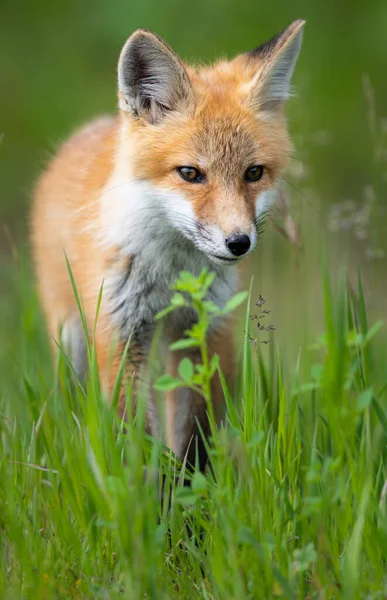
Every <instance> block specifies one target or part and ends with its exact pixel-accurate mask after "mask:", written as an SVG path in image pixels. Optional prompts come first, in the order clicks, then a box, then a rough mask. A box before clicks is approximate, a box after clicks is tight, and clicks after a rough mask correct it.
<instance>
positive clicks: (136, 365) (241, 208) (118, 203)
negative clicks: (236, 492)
mask: <svg viewBox="0 0 387 600" xmlns="http://www.w3.org/2000/svg"><path fill="white" fill-rule="evenodd" d="M303 25H304V21H295V22H294V23H292V24H291V25H290V26H289V27H287V28H286V29H285V30H284V31H283V32H282V33H280V34H278V35H276V36H275V37H273V38H272V39H271V40H270V41H269V42H267V43H264V44H262V45H260V46H259V47H257V48H255V49H254V50H252V51H250V52H247V53H246V54H241V55H239V56H237V57H236V58H234V59H233V60H231V61H228V62H227V61H220V62H217V63H215V64H214V65H213V66H210V67H203V68H200V69H196V68H194V67H191V66H187V65H184V64H183V63H182V62H181V61H180V59H179V58H178V56H177V55H176V54H175V53H174V52H173V51H172V49H171V48H170V47H169V46H168V45H167V44H166V43H165V42H164V41H163V40H162V39H160V38H159V37H158V36H157V35H155V34H153V33H151V32H150V31H147V30H137V31H135V32H134V33H133V34H132V35H131V36H130V37H129V39H128V40H127V42H126V44H125V45H124V47H123V49H122V51H121V54H120V58H119V62H118V96H119V109H120V110H119V115H118V116H117V117H114V118H113V117H112V118H111V117H106V118H99V119H97V120H95V121H92V122H91V123H90V124H88V125H86V126H84V127H82V128H81V129H80V130H79V131H78V132H76V133H75V134H74V135H73V136H72V137H71V138H70V139H69V140H68V141H67V142H66V143H64V144H63V145H62V147H61V148H60V149H59V151H58V153H57V155H56V156H55V158H54V159H53V160H52V162H51V164H50V165H49V166H48V168H47V170H46V171H45V172H44V173H43V175H42V176H41V178H40V180H39V181H38V184H37V187H36V192H35V197H34V203H33V210H32V223H31V230H32V236H31V237H32V250H33V258H34V262H35V265H36V273H37V281H38V287H39V292H40V297H41V302H42V305H43V309H44V313H45V316H46V319H47V324H48V329H49V331H50V332H51V334H52V336H53V337H54V338H56V339H57V338H58V332H59V330H60V329H62V339H63V341H64V343H65V344H66V345H67V346H68V347H69V348H71V355H72V360H73V363H74V367H75V369H76V371H77V373H78V375H79V376H82V374H83V372H84V370H85V367H86V351H85V349H86V346H85V339H84V332H83V329H82V324H81V319H80V316H79V313H78V309H77V304H76V300H75V298H74V294H73V290H72V285H71V281H70V277H69V272H68V268H67V265H66V257H67V259H68V261H69V263H70V266H71V269H72V272H73V275H74V279H75V282H76V285H77V288H78V292H79V294H80V296H81V298H82V303H83V308H84V313H85V316H86V320H87V324H88V328H89V332H90V335H91V336H94V342H95V346H96V352H97V360H98V365H99V370H100V375H101V381H102V385H103V387H104V389H105V390H106V391H107V393H109V392H111V390H112V387H113V385H114V382H115V379H116V376H117V372H118V369H119V364H120V360H121V356H122V352H123V349H124V348H125V345H126V343H127V341H128V340H129V338H130V345H129V352H128V359H127V364H126V376H127V377H134V381H137V380H138V379H139V378H140V379H141V374H142V369H143V368H144V365H145V363H146V359H147V355H148V352H149V347H150V342H151V339H152V334H153V332H154V328H155V319H154V317H155V315H156V314H157V313H158V312H159V311H160V310H161V309H163V308H165V307H166V306H167V305H168V303H169V300H170V297H171V294H172V292H171V290H170V285H171V284H172V283H173V282H174V281H175V279H176V278H177V276H178V274H179V272H180V271H182V270H188V271H191V272H192V273H193V274H195V275H198V274H199V273H200V272H201V270H202V269H203V268H204V267H206V268H208V269H209V270H212V271H215V273H216V279H215V281H214V283H213V285H212V287H211V288H210V290H209V299H211V300H212V301H213V302H215V303H216V304H217V305H218V306H220V307H221V306H222V305H224V304H225V302H226V301H227V300H228V299H229V298H230V297H231V296H232V295H233V294H234V293H235V291H236V290H237V286H238V277H237V268H236V266H237V264H238V263H239V262H240V261H241V259H242V258H243V257H245V256H247V255H248V254H250V253H251V252H252V251H253V249H254V247H255V246H256V243H257V236H258V233H259V228H260V224H261V223H262V219H264V218H265V216H266V215H267V213H268V211H270V208H271V206H272V204H273V202H274V199H275V196H276V189H277V184H278V179H279V176H280V174H281V173H282V171H283V169H284V168H285V166H286V163H287V159H288V157H289V153H290V151H291V143H290V140H289V137H288V132H287V127H286V120H285V116H284V111H283V107H284V103H285V101H286V100H287V98H288V97H289V95H290V94H291V88H290V81H291V76H292V73H293V70H294V67H295V63H296V60H297V57H298V54H299V51H300V47H301V39H302V29H303ZM102 284H103V293H102V302H101V307H100V312H99V317H98V322H97V324H96V327H95V333H94V320H95V315H96V308H97V303H98V297H99V293H100V289H101V285H102ZM193 322H194V316H193V315H192V314H191V313H189V312H187V311H184V310H183V309H182V310H181V311H180V312H179V311H175V312H173V313H171V315H170V317H169V320H168V321H167V324H166V326H165V329H164V338H165V339H164V340H163V342H164V343H165V348H166V355H167V356H168V359H167V363H168V365H167V366H168V370H169V372H170V373H172V374H176V372H177V366H178V364H179V361H180V360H181V358H182V357H183V355H184V354H183V353H182V352H180V353H178V352H173V353H172V352H171V353H169V354H168V352H167V348H168V345H169V344H170V343H171V342H172V341H174V340H176V339H180V338H182V337H184V332H185V331H186V330H187V329H189V328H190V327H191V326H192V325H193ZM113 340H118V343H115V347H114V351H113V356H112V352H111V348H112V341H113ZM208 348H209V352H210V354H212V355H213V354H214V353H216V354H218V355H219V357H220V364H221V368H222V370H223V372H224V374H225V375H226V376H227V377H229V378H231V379H232V376H233V369H234V367H233V356H234V350H233V343H232V335H231V332H230V323H229V321H228V320H226V319H225V320H224V322H223V323H222V322H217V323H216V327H214V328H213V329H211V330H210V331H209V335H208ZM185 355H188V356H189V357H190V358H191V360H193V361H198V360H199V357H198V356H197V355H196V353H195V352H194V351H191V352H190V351H189V350H187V351H186V352H185ZM212 395H213V402H214V410H215V411H216V414H217V415H220V414H221V409H222V404H223V397H222V392H221V387H220V383H219V380H218V379H216V378H214V380H213V390H212ZM124 409H125V394H124V393H122V398H121V400H120V403H119V412H120V415H123V413H124ZM165 414H166V434H165V441H166V443H167V444H168V446H169V447H170V448H171V449H172V450H173V451H174V452H175V453H176V455H177V456H178V457H179V458H180V459H183V458H184V457H185V456H188V457H189V459H190V460H192V458H193V456H194V454H193V452H194V450H195V446H197V445H198V444H199V445H200V444H201V442H200V439H199V438H200V436H198V423H199V424H200V427H201V429H202V430H203V431H204V433H205V434H208V421H207V416H206V415H207V412H206V406H205V403H204V400H203V399H202V398H201V397H200V396H198V395H197V394H196V393H194V392H192V391H190V390H188V389H185V388H184V389H179V390H177V391H175V392H171V393H168V394H167V396H166V400H165ZM160 427H161V426H160V419H159V417H158V416H157V411H156V409H155V405H154V399H153V398H152V395H151V394H150V398H149V410H148V415H147V429H148V431H149V433H150V434H152V435H161V432H160ZM193 440H194V441H193ZM202 450H203V448H202ZM200 461H201V465H203V461H205V456H204V454H203V453H202V454H200Z"/></svg>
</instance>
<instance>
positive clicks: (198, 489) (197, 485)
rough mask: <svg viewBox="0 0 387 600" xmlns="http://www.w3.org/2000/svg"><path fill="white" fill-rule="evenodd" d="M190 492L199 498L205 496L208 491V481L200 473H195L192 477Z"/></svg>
mask: <svg viewBox="0 0 387 600" xmlns="http://www.w3.org/2000/svg"><path fill="white" fill-rule="evenodd" d="M191 485H192V491H193V492H195V494H198V495H199V496H204V495H206V494H207V490H208V481H207V477H206V476H205V475H203V473H201V472H200V471H195V473H194V475H193V477H192V484H191Z"/></svg>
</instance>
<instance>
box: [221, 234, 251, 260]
mask: <svg viewBox="0 0 387 600" xmlns="http://www.w3.org/2000/svg"><path fill="white" fill-rule="evenodd" d="M250 245H251V243H250V238H249V236H248V235H235V234H234V235H230V237H228V238H226V246H227V248H228V249H229V250H230V252H232V254H234V256H242V254H246V252H247V250H248V249H249V248H250Z"/></svg>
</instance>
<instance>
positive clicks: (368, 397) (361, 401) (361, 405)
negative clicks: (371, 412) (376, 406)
mask: <svg viewBox="0 0 387 600" xmlns="http://www.w3.org/2000/svg"><path fill="white" fill-rule="evenodd" d="M372 394H373V392H372V388H370V389H368V390H364V391H363V392H361V393H360V394H359V397H358V399H357V409H358V410H364V409H365V408H367V407H368V406H369V405H370V404H371V402H372Z"/></svg>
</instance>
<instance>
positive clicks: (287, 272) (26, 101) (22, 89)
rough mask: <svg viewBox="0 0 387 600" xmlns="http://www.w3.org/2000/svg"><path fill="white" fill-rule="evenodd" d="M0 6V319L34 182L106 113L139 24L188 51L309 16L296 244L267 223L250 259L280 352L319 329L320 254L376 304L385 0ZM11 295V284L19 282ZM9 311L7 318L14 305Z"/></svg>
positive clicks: (295, 103)
mask: <svg viewBox="0 0 387 600" xmlns="http://www.w3.org/2000/svg"><path fill="white" fill-rule="evenodd" d="M1 13H2V14H1V18H0V78H1V80H0V81H1V82H0V134H1V135H2V141H1V144H0V186H1V187H0V190H1V194H0V309H1V316H0V330H1V332H2V334H1V335H2V337H3V335H7V331H9V327H10V325H9V323H10V320H11V321H12V319H14V320H15V323H16V322H17V314H16V310H15V307H16V305H17V303H16V299H15V286H16V285H17V284H16V280H17V278H18V277H19V278H20V270H19V267H17V263H18V260H19V259H18V256H19V255H20V254H21V255H23V252H24V250H25V249H27V248H28V238H27V226H28V213H29V206H30V193H31V189H32V186H33V182H34V180H35V179H36V177H37V175H38V174H39V172H40V170H41V169H42V166H43V165H44V164H45V162H46V160H47V158H49V156H50V155H51V153H52V152H53V151H54V150H55V148H56V146H57V145H58V143H59V142H60V141H61V140H63V139H64V138H66V136H67V135H68V134H69V133H70V132H71V131H72V130H73V129H74V128H76V127H77V126H78V125H80V124H81V123H83V122H84V121H85V120H87V119H90V118H92V117H93V116H95V115H96V114H98V113H101V112H102V113H103V112H112V111H115V107H116V62H117V57H118V55H119V51H120V48H121V46H122V45H123V43H124V41H125V39H126V38H127V37H128V36H129V35H130V33H131V32H132V31H133V30H134V29H136V28H138V27H145V28H148V29H151V30H154V31H155V32H157V33H158V34H159V35H161V36H163V37H164V38H165V39H166V40H167V41H168V42H169V43H170V44H171V45H172V47H173V48H174V49H175V50H176V51H177V52H178V53H179V54H180V55H181V56H182V57H183V58H184V59H186V60H188V61H190V60H193V61H205V62H207V61H211V60H214V59H215V58H217V57H219V56H229V57H231V56H233V55H234V54H236V53H239V52H243V51H247V50H249V49H251V48H253V47H254V46H256V45H258V44H260V43H261V42H262V41H264V40H265V39H268V38H269V37H271V36H272V35H273V34H274V33H276V32H277V31H279V30H281V29H282V28H284V27H285V26H286V25H288V24H289V23H290V22H291V21H293V20H295V19H298V18H303V19H306V21H307V24H306V27H305V36H304V45H303V49H302V52H301V56H300V60H299V63H298V66H297V70H296V74H295V78H294V84H295V86H296V89H297V98H294V99H292V100H291V101H290V102H289V106H288V109H287V113H288V116H289V122H290V129H291V132H292V135H293V140H294V143H295V147H296V153H295V159H294V162H293V165H292V167H291V168H290V170H289V173H288V175H287V177H286V179H287V182H288V183H286V184H285V190H286V191H287V193H288V195H289V199H290V212H291V215H292V217H293V219H294V220H295V222H296V223H297V226H298V228H299V231H300V236H301V240H302V250H301V251H297V250H296V249H295V248H294V247H293V246H292V245H291V244H290V243H289V242H288V241H286V240H285V239H283V238H282V237H281V236H280V235H279V234H278V233H277V232H275V231H274V230H273V229H271V230H269V231H268V232H267V233H266V234H265V236H264V238H263V240H262V242H261V244H260V245H259V249H258V250H257V252H256V253H255V255H254V258H253V260H252V263H253V270H254V272H255V275H256V277H255V293H257V294H258V293H261V294H263V296H264V297H265V298H266V300H267V306H268V307H269V308H270V309H271V310H272V313H271V317H270V318H271V320H272V322H273V323H274V325H275V327H276V330H277V331H276V334H275V335H276V339H277V340H278V341H279V343H280V346H281V348H282V350H283V354H284V356H285V358H286V357H287V356H292V357H293V359H292V362H293V363H294V352H295V350H296V349H297V347H298V346H299V344H300V343H302V342H304V341H305V340H307V341H309V340H311V339H313V337H314V335H315V334H316V333H318V332H319V331H320V330H321V329H322V310H321V297H322V294H321V257H322V255H323V254H324V253H325V252H326V253H327V254H328V260H329V269H330V270H331V271H332V273H333V272H336V271H340V269H341V267H342V266H345V265H346V264H348V267H349V276H350V277H352V276H353V275H352V274H353V273H354V272H355V270H356V268H357V265H358V263H359V264H360V266H361V269H362V273H363V279H364V283H365V289H366V295H367V302H368V305H369V309H370V311H371V313H372V314H373V315H375V316H382V317H384V316H385V313H386V309H385V304H386V303H385V300H384V294H385V291H386V275H387V261H386V257H385V256H386V250H387V244H386V237H387V236H386V235H385V228H386V225H387V213H386V203H385V192H386V188H387V141H386V140H387V118H386V119H384V117H385V116H386V117H387V110H386V111H385V113H384V112H383V111H384V110H385V107H386V106H387V77H386V73H387V40H386V31H387V4H386V2H381V1H380V0H369V1H368V2H356V3H355V2H353V1H349V0H340V2H338V1H337V0H326V1H324V2H323V1H322V0H320V1H317V0H314V1H311V0H294V1H293V2H288V1H285V0H273V1H271V2H258V1H257V0H254V1H253V0H238V2H237V1H236V0H196V2H195V3H190V4H186V3H183V2H177V1H176V0H163V1H161V0H142V1H138V2H133V1H131V0H126V1H125V2H124V1H122V0H110V2H107V1H106V0H104V1H102V0H93V1H92V2H91V1H90V0H66V2H59V1H58V0H57V1H53V0H51V1H50V2H49V1H48V0H34V2H31V1H27V0H22V1H21V2H18V3H10V2H9V3H7V5H5V2H3V3H2V7H1ZM18 290H19V291H18V293H19V294H20V287H18ZM10 315H12V316H10Z"/></svg>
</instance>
